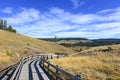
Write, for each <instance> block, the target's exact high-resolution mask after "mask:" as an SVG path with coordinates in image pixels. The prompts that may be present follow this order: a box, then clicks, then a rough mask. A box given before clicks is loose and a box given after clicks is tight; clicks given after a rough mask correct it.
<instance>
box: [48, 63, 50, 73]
mask: <svg viewBox="0 0 120 80" xmlns="http://www.w3.org/2000/svg"><path fill="white" fill-rule="evenodd" d="M49 67H50V65H49V61H48V74H49Z"/></svg>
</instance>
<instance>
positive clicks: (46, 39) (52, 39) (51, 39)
mask: <svg viewBox="0 0 120 80" xmlns="http://www.w3.org/2000/svg"><path fill="white" fill-rule="evenodd" d="M37 39H40V40H45V41H53V42H54V38H37ZM61 40H88V39H86V38H57V41H61Z"/></svg>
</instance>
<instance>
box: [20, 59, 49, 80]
mask: <svg viewBox="0 0 120 80" xmlns="http://www.w3.org/2000/svg"><path fill="white" fill-rule="evenodd" d="M40 60H41V59H40V58H36V59H32V60H29V61H28V62H26V63H25V64H24V65H23V68H22V70H21V73H20V76H19V79H18V80H50V78H49V77H48V76H47V75H46V73H45V72H44V71H43V70H42V68H41V67H40V65H39V64H40Z"/></svg>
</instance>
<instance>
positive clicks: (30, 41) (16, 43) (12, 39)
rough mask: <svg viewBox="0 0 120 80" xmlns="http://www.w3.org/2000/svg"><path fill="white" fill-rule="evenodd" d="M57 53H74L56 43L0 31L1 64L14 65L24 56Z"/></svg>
mask: <svg viewBox="0 0 120 80" xmlns="http://www.w3.org/2000/svg"><path fill="white" fill-rule="evenodd" d="M55 52H62V53H68V54H70V53H74V51H72V50H71V49H68V48H65V47H63V46H60V45H58V44H55V43H50V42H46V41H42V40H37V39H34V38H30V37H26V36H22V35H20V34H15V33H11V32H7V31H3V30H0V64H7V62H9V61H11V60H12V62H13V63H14V61H17V60H15V59H18V58H19V57H21V56H24V55H29V54H39V53H55ZM13 60H14V61H13ZM0 68H1V65H0Z"/></svg>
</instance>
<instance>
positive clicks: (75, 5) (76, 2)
mask: <svg viewBox="0 0 120 80" xmlns="http://www.w3.org/2000/svg"><path fill="white" fill-rule="evenodd" d="M71 2H72V4H73V8H74V9H76V8H78V7H80V6H82V5H84V4H85V2H83V1H81V0H71Z"/></svg>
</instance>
